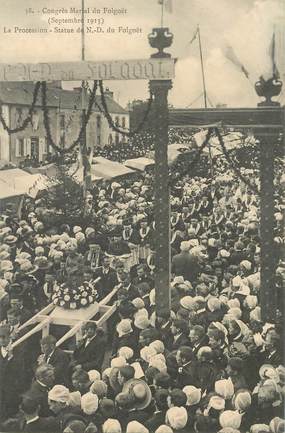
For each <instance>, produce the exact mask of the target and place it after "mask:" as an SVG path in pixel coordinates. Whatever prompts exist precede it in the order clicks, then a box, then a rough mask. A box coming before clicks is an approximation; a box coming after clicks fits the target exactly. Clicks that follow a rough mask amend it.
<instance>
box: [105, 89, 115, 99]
mask: <svg viewBox="0 0 285 433" xmlns="http://www.w3.org/2000/svg"><path fill="white" fill-rule="evenodd" d="M104 95H105V96H109V98H111V99H113V97H114V92H111V90H110V89H109V87H106V89H105V92H104Z"/></svg>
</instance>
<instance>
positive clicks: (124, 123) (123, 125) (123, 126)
mask: <svg viewBox="0 0 285 433" xmlns="http://www.w3.org/2000/svg"><path fill="white" fill-rule="evenodd" d="M125 127H126V118H125V117H122V128H125Z"/></svg>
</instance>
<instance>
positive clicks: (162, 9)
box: [160, 0, 164, 27]
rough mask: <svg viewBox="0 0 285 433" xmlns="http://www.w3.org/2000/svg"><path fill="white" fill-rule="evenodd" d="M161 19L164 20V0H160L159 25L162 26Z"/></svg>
mask: <svg viewBox="0 0 285 433" xmlns="http://www.w3.org/2000/svg"><path fill="white" fill-rule="evenodd" d="M163 21H164V0H162V2H161V21H160V25H161V27H163Z"/></svg>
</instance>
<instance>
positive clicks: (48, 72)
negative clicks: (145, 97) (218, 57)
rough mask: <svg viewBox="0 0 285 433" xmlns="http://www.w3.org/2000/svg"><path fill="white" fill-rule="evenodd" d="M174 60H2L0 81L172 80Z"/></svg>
mask: <svg viewBox="0 0 285 433" xmlns="http://www.w3.org/2000/svg"><path fill="white" fill-rule="evenodd" d="M174 64H175V59H171V58H165V59H148V60H144V59H141V60H140V59H139V60H111V61H103V62H61V63H60V62H59V63H14V64H8V63H0V81H58V80H59V81H81V80H170V79H172V78H174Z"/></svg>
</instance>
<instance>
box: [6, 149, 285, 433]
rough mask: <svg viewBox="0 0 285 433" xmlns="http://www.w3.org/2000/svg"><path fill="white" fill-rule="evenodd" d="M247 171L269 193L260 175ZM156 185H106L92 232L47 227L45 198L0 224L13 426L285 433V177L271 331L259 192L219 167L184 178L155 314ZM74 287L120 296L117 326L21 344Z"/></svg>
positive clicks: (174, 195) (146, 177)
mask: <svg viewBox="0 0 285 433" xmlns="http://www.w3.org/2000/svg"><path fill="white" fill-rule="evenodd" d="M112 152H113V151H112ZM105 156H110V154H109V153H108V155H105ZM127 156H128V155H127ZM132 156H133V155H132ZM176 170H178V168H177V167H176ZM243 175H244V176H245V177H247V179H248V180H249V181H250V182H252V183H253V184H254V185H255V186H257V187H258V177H257V172H255V171H254V170H244V171H243ZM153 183H154V179H153V177H152V175H151V174H145V173H143V174H141V175H140V179H139V181H137V182H134V183H130V182H129V181H127V180H126V181H124V180H122V181H120V183H118V182H104V183H103V184H100V185H99V186H98V187H96V188H95V189H94V191H93V199H92V200H93V203H92V209H93V213H94V215H95V216H96V221H95V223H94V224H90V225H86V226H83V225H79V224H78V225H71V224H69V221H66V223H65V224H61V225H60V226H56V225H54V224H51V225H49V224H48V221H47V220H46V219H44V218H42V216H43V214H44V213H45V198H44V197H42V198H41V199H35V200H32V199H27V200H26V202H25V204H24V207H23V209H22V216H21V218H18V217H16V216H15V215H14V214H13V212H12V211H11V209H10V208H9V207H7V209H6V212H4V213H3V214H2V215H1V219H0V241H1V245H0V322H1V323H0V347H1V351H0V419H1V428H0V430H1V431H13V432H15V431H24V432H54V433H56V432H65V433H67V432H68V433H81V432H82V433H83V432H86V433H88V432H89V433H91V432H99V433H125V432H126V433H179V432H180V433H194V432H196V433H218V432H219V433H265V432H270V433H281V432H283V431H284V421H283V420H282V418H283V408H284V391H285V367H284V358H283V345H282V343H283V331H282V318H283V313H284V311H283V307H282V306H283V292H282V288H283V286H284V276H285V269H284V266H285V262H284V255H283V254H284V251H283V250H282V248H283V242H284V241H283V238H282V229H283V211H284V199H282V194H281V192H282V188H284V176H283V177H282V173H281V172H278V173H277V174H276V195H275V209H274V211H275V238H274V243H275V244H274V245H275V247H274V248H275V250H274V251H272V254H273V255H274V259H275V268H276V285H275V286H276V287H275V291H276V296H277V299H278V301H277V306H278V308H277V311H276V319H275V320H274V321H270V323H269V322H267V321H266V320H265V319H264V317H263V316H262V314H261V305H260V233H259V223H260V208H259V196H258V195H257V194H255V193H253V192H252V191H251V189H250V186H248V185H245V184H243V183H242V182H241V181H240V179H238V178H237V177H236V176H235V175H234V174H233V173H232V172H231V171H230V170H229V167H226V165H225V164H223V163H222V162H221V161H220V164H219V171H218V173H217V172H216V173H215V175H214V177H209V178H202V177H195V178H193V177H192V176H191V175H190V174H185V173H183V174H181V175H179V170H178V172H177V176H176V181H175V183H174V184H173V185H172V190H171V218H170V226H171V242H170V247H171V283H170V288H169V290H170V296H171V312H170V315H169V314H168V312H161V313H160V314H157V311H156V302H155V273H156V263H155V223H154V204H153V186H154V185H153ZM282 200H283V201H282ZM63 285H64V287H69V288H70V289H71V290H74V297H76V296H77V288H78V287H82V286H84V285H85V286H86V285H88V287H92V288H94V289H95V291H96V293H97V296H96V302H100V301H102V300H104V299H105V297H106V296H108V295H110V294H111V293H112V294H113V295H112V298H111V301H110V303H111V304H115V305H116V307H117V308H116V311H115V313H114V314H113V315H112V316H111V317H110V318H109V319H108V321H107V326H106V327H104V328H100V327H98V326H97V325H96V321H92V320H90V321H87V322H86V323H84V325H83V327H82V339H78V340H77V341H76V342H75V340H74V339H71V340H69V341H68V342H67V343H65V345H63V346H62V345H60V346H57V341H59V339H60V338H61V337H62V335H63V334H62V333H63V332H66V331H67V329H64V330H62V329H61V328H60V327H56V326H53V325H52V324H51V325H50V327H49V333H48V335H46V333H45V334H44V335H43V336H40V335H39V333H38V334H34V335H33V336H32V337H30V338H29V339H27V340H24V341H23V342H22V343H20V344H17V342H19V339H20V338H21V337H23V336H24V335H25V333H26V332H27V331H29V330H30V329H32V328H33V326H34V324H33V323H32V322H28V324H27V326H23V325H24V324H25V323H27V321H29V320H30V319H31V318H32V317H33V316H34V315H35V314H36V313H38V312H41V311H42V309H44V308H45V307H47V306H48V305H50V304H51V303H53V302H54V303H56V305H57V306H58V305H64V302H65V301H66V299H65V300H64V298H63V299H62V302H63V304H58V303H57V302H58V296H57V294H58V292H59V290H60V288H62V287H63ZM85 286H84V287H85ZM67 290H68V289H67ZM66 293H69V292H66ZM86 296H87V295H86ZM110 303H109V304H110ZM70 307H71V304H70ZM61 308H64V307H61ZM95 320H96V318H95ZM271 322H273V323H271Z"/></svg>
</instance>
